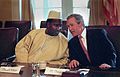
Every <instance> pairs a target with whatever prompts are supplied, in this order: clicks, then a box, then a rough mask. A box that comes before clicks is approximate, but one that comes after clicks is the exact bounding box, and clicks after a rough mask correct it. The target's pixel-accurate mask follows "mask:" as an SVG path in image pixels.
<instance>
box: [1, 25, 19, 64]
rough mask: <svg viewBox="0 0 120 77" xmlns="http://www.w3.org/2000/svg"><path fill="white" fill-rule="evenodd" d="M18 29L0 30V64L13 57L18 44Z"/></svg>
mask: <svg viewBox="0 0 120 77" xmlns="http://www.w3.org/2000/svg"><path fill="white" fill-rule="evenodd" d="M18 31H19V30H18V28H15V27H11V28H0V62H1V61H2V60H3V59H6V58H9V57H11V56H14V55H15V46H16V44H17V42H18Z"/></svg>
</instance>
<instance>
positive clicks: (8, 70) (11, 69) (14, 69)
mask: <svg viewBox="0 0 120 77" xmlns="http://www.w3.org/2000/svg"><path fill="white" fill-rule="evenodd" d="M21 68H22V67H21V66H16V67H5V66H2V67H0V72H5V73H19V72H20V69H21Z"/></svg>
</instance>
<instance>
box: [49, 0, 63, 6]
mask: <svg viewBox="0 0 120 77" xmlns="http://www.w3.org/2000/svg"><path fill="white" fill-rule="evenodd" d="M61 3H62V0H48V7H61V6H62V4H61Z"/></svg>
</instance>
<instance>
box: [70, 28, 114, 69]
mask: <svg viewBox="0 0 120 77" xmlns="http://www.w3.org/2000/svg"><path fill="white" fill-rule="evenodd" d="M86 30H87V32H86V33H87V34H86V39H87V48H88V54H89V56H90V60H91V62H89V61H88V59H87V57H86V56H85V54H84V51H83V49H82V47H81V45H80V42H79V39H78V36H75V37H73V38H72V39H71V40H70V41H69V43H68V46H69V59H70V60H73V59H75V60H78V61H79V62H80V66H93V67H97V66H99V65H101V64H103V63H107V64H109V65H111V66H113V67H115V63H116V54H115V49H114V47H113V45H112V43H111V42H110V40H109V39H108V37H107V33H106V31H105V30H104V29H86Z"/></svg>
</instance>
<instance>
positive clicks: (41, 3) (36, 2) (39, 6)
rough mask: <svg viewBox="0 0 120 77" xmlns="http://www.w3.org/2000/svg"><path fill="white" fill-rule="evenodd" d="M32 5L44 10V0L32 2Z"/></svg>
mask: <svg viewBox="0 0 120 77" xmlns="http://www.w3.org/2000/svg"><path fill="white" fill-rule="evenodd" d="M32 4H34V7H35V8H43V5H44V0H35V1H34V0H32Z"/></svg>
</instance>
